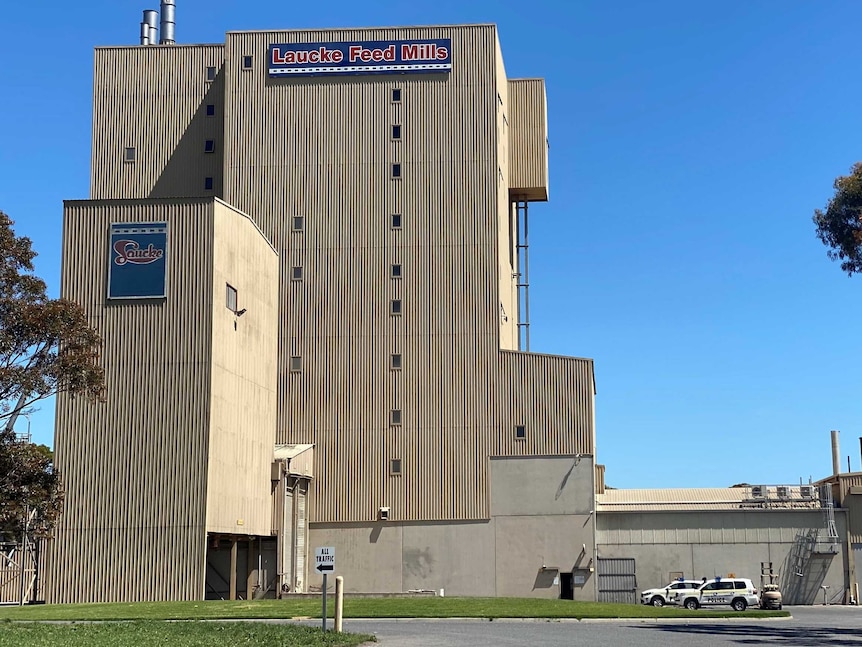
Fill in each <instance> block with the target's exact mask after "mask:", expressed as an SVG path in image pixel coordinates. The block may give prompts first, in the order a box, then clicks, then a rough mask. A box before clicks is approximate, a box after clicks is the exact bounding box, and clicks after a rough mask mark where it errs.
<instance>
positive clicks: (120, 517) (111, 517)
mask: <svg viewBox="0 0 862 647" xmlns="http://www.w3.org/2000/svg"><path fill="white" fill-rule="evenodd" d="M153 220H166V221H168V222H169V233H168V236H169V242H168V244H169V250H168V254H169V257H168V288H167V290H168V297H167V299H166V300H165V301H164V302H162V301H155V302H135V303H122V304H110V305H109V304H107V303H106V298H105V295H106V281H107V263H108V258H109V256H108V247H109V240H108V231H109V224H110V223H111V222H112V221H113V222H142V221H153ZM211 246H212V204H211V202H207V201H201V200H194V201H191V200H190V201H183V202H180V203H173V204H166V203H162V202H158V201H155V202H148V203H145V204H144V203H134V202H122V203H115V202H110V201H107V202H104V203H101V204H100V203H76V202H68V203H66V209H65V214H64V229H63V258H64V261H65V262H64V264H63V276H62V287H61V294H62V296H63V297H65V298H69V299H73V300H75V301H77V302H79V303H81V304H82V306H83V307H84V309H85V310H86V312H87V315H88V317H89V319H90V321H91V323H92V324H93V325H94V326H95V327H96V329H97V330H98V331H99V332H100V334H101V335H102V336H103V338H104V340H105V345H104V350H103V363H104V366H105V371H106V393H105V395H106V402H105V403H102V404H93V403H90V402H89V401H87V400H84V399H82V398H70V397H68V396H65V395H60V396H59V397H58V398H57V423H56V437H55V443H56V464H57V468H58V470H59V471H60V473H61V474H62V475H63V479H64V482H65V485H66V492H67V494H66V504H65V509H64V512H63V515H62V516H61V518H60V523H59V526H58V528H57V532H56V538H55V540H54V541H53V542H51V544H50V546H49V553H50V556H51V557H52V559H50V560H49V563H50V564H51V565H52V566H51V569H50V571H49V573H48V575H49V577H48V582H46V584H47V588H46V591H47V599H48V600H49V601H52V602H70V601H75V602H89V601H96V600H98V601H112V600H113V601H126V600H139V599H166V600H167V599H183V598H185V599H188V598H196V597H200V596H202V595H203V586H204V584H203V583H204V564H205V561H204V560H205V555H204V551H205V546H206V533H205V528H204V519H205V513H206V502H205V493H206V457H207V450H208V448H207V434H206V430H207V424H208V412H209V386H210V383H209V380H210V376H209V364H208V361H207V360H208V357H209V349H210V344H211V333H210V325H209V322H210V317H209V312H210V308H211V294H212V276H211V272H210V270H209V267H210V265H211V260H210V257H211ZM129 393H133V394H134V397H129V395H128V394H129Z"/></svg>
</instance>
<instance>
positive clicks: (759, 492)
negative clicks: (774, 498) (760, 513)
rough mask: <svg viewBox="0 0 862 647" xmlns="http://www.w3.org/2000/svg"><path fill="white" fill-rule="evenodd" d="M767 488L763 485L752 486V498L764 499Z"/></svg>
mask: <svg viewBox="0 0 862 647" xmlns="http://www.w3.org/2000/svg"><path fill="white" fill-rule="evenodd" d="M765 489H766V488H764V487H763V486H762V485H752V486H751V498H752V499H763V498H765V495H766V493H765Z"/></svg>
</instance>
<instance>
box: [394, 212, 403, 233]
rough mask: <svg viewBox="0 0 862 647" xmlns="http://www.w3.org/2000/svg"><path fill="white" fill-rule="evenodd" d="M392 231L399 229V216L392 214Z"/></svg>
mask: <svg viewBox="0 0 862 647" xmlns="http://www.w3.org/2000/svg"><path fill="white" fill-rule="evenodd" d="M392 229H401V214H400V213H393V214H392Z"/></svg>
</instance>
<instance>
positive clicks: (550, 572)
mask: <svg viewBox="0 0 862 647" xmlns="http://www.w3.org/2000/svg"><path fill="white" fill-rule="evenodd" d="M558 572H559V571H557V569H556V568H540V569H539V572H538V573H536V581H535V582H533V590H534V591H535V590H536V589H549V588H551V587H552V586H556V584H555V580H556V579H557V574H558Z"/></svg>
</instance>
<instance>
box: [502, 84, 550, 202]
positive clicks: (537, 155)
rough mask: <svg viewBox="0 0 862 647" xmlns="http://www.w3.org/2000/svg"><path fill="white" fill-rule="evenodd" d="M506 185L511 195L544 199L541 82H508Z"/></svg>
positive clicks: (545, 132) (544, 125) (545, 150)
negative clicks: (507, 180) (507, 165)
mask: <svg viewBox="0 0 862 647" xmlns="http://www.w3.org/2000/svg"><path fill="white" fill-rule="evenodd" d="M509 126H510V129H509V184H510V191H511V192H512V195H517V196H523V197H524V198H525V199H529V200H547V199H548V108H547V100H546V98H545V82H544V80H542V79H513V80H510V81H509Z"/></svg>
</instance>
